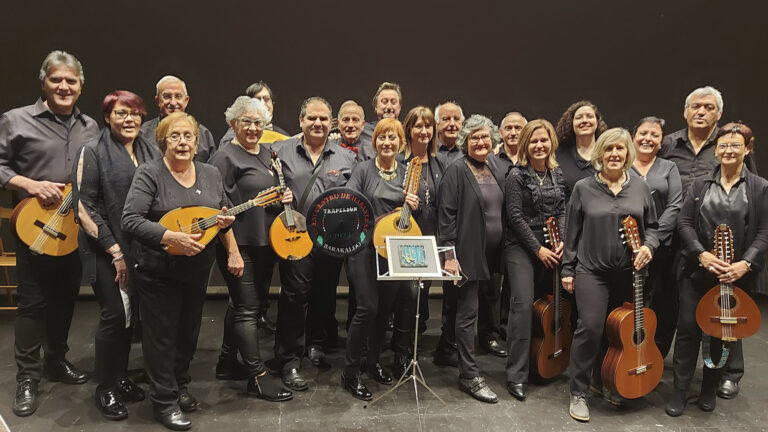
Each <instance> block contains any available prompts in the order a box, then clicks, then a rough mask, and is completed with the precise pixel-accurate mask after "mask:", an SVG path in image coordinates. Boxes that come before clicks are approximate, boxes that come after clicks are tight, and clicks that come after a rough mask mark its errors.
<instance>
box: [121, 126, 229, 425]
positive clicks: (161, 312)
mask: <svg viewBox="0 0 768 432" xmlns="http://www.w3.org/2000/svg"><path fill="white" fill-rule="evenodd" d="M197 136H198V126H197V121H195V119H194V117H192V116H191V115H189V114H186V113H183V112H177V113H173V114H170V115H168V116H166V117H165V118H164V119H163V120H162V121H160V124H159V125H158V126H157V130H156V138H157V143H158V145H159V146H160V150H161V151H162V153H163V158H162V159H160V160H156V161H152V162H150V163H146V164H144V165H142V166H141V167H139V169H138V170H137V171H136V175H135V176H134V178H133V183H132V184H131V187H130V190H129V191H128V196H127V198H126V200H125V207H124V209H123V217H122V227H123V229H124V230H125V231H126V232H128V233H129V234H131V235H132V236H133V245H132V250H131V253H132V256H133V259H134V260H135V264H134V268H135V278H134V279H135V286H136V290H137V291H138V294H139V300H140V303H139V307H140V311H141V321H142V334H143V338H142V349H143V353H144V365H145V368H146V370H147V375H148V376H149V381H150V397H151V399H152V403H153V408H154V415H155V418H156V419H157V421H159V422H160V423H162V424H163V425H164V426H165V427H167V428H169V429H173V430H186V429H189V428H190V427H191V422H190V420H189V418H188V417H187V415H186V413H187V412H190V411H194V410H195V409H197V407H198V405H199V403H198V402H197V400H196V399H195V398H194V397H193V396H192V395H191V394H190V393H189V390H188V385H189V383H190V381H191V377H190V375H189V362H190V361H191V360H192V356H193V355H194V353H195V349H196V348H197V336H198V334H199V333H200V320H201V318H202V313H203V300H204V298H205V289H206V286H207V283H208V274H209V272H210V270H211V266H212V265H213V260H214V256H215V251H214V250H215V248H214V247H213V246H209V247H206V246H205V245H203V244H201V243H199V242H198V240H200V238H201V234H186V233H183V232H176V231H171V230H168V229H166V228H164V227H163V226H162V225H160V224H159V223H158V221H159V220H160V218H161V217H162V216H163V215H165V214H166V213H168V212H169V211H171V210H174V209H177V208H179V207H186V206H205V207H214V208H222V210H223V209H224V208H225V207H227V206H229V205H230V202H229V199H228V198H227V195H226V193H225V191H224V185H223V183H222V179H221V174H220V173H219V170H218V169H216V168H215V167H213V166H211V165H208V164H204V163H200V162H196V161H194V156H195V150H196V148H197ZM234 220H235V218H234V216H222V215H220V216H217V218H216V222H217V224H218V226H219V228H221V229H222V232H221V233H220V234H219V239H221V241H222V242H223V243H224V247H225V248H226V250H227V255H228V256H229V260H228V267H229V271H230V272H231V273H232V274H234V275H237V276H240V275H241V274H242V272H243V260H242V259H241V257H240V253H239V251H238V249H237V242H236V241H235V236H234V234H233V233H232V231H231V230H227V228H228V227H229V225H230V224H231V223H232V222H234ZM166 245H169V246H173V247H175V248H176V249H178V250H180V251H182V252H183V253H184V255H170V254H168V253H167V252H166V251H165V250H164V249H163V246H166Z"/></svg>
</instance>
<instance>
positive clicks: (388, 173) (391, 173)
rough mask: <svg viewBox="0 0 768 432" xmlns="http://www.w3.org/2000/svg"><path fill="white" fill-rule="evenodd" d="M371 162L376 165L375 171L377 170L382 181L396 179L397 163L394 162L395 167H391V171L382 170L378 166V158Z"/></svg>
mask: <svg viewBox="0 0 768 432" xmlns="http://www.w3.org/2000/svg"><path fill="white" fill-rule="evenodd" d="M373 162H374V163H375V164H376V169H378V170H379V176H380V177H381V178H383V179H384V180H386V181H390V180H392V179H393V178H395V177H397V161H395V165H394V166H393V167H392V171H385V170H383V169H382V168H381V165H379V158H376V159H374V161H373Z"/></svg>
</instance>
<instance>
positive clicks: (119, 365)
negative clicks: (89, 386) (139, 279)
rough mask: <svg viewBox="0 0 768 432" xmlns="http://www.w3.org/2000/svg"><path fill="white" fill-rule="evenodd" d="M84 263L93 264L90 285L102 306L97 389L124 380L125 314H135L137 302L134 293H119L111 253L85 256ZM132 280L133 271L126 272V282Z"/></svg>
mask: <svg viewBox="0 0 768 432" xmlns="http://www.w3.org/2000/svg"><path fill="white" fill-rule="evenodd" d="M83 261H84V262H90V263H92V265H93V269H92V270H93V272H92V273H91V272H90V271H89V273H91V274H92V275H93V276H92V280H90V282H91V287H92V288H93V293H94V294H95V295H96V299H97V300H98V301H99V306H100V307H101V313H100V315H99V325H98V327H97V328H96V340H95V344H94V351H95V360H94V364H95V365H94V376H95V379H96V382H98V383H99V386H100V387H110V386H112V385H114V383H115V381H116V380H117V379H118V378H123V377H125V375H126V371H127V369H128V357H129V355H130V352H131V337H132V335H133V328H132V327H131V323H130V322H127V318H126V316H125V311H126V307H128V308H130V310H131V313H132V314H137V313H138V311H137V310H136V309H135V307H136V306H137V305H138V302H137V301H136V296H135V294H127V293H125V292H123V294H121V290H120V286H119V285H118V283H117V282H115V276H116V274H117V272H116V271H115V265H114V264H112V256H111V255H110V254H108V253H106V252H96V253H88V256H87V257H85V256H84V259H83ZM88 270H91V269H88ZM134 277H135V276H134V275H133V272H129V281H130V282H129V283H133V281H131V279H133V278H134ZM89 279H90V278H89ZM124 295H125V298H124Z"/></svg>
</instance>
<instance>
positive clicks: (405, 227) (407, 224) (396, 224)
mask: <svg viewBox="0 0 768 432" xmlns="http://www.w3.org/2000/svg"><path fill="white" fill-rule="evenodd" d="M393 222H394V223H393V225H394V226H395V229H396V230H397V231H399V232H406V231H408V229H409V228H410V227H411V221H407V222H406V223H405V226H404V227H402V228H400V219H395V220H394V221H393Z"/></svg>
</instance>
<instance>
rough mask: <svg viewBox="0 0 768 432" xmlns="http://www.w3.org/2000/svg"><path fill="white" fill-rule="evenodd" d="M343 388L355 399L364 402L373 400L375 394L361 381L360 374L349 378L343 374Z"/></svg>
mask: <svg viewBox="0 0 768 432" xmlns="http://www.w3.org/2000/svg"><path fill="white" fill-rule="evenodd" d="M341 386H342V387H343V388H344V390H346V391H348V392H349V394H351V395H352V397H354V398H355V399H360V400H363V401H369V400H371V399H373V394H372V393H371V392H370V391H369V390H368V387H366V386H365V384H363V382H362V381H361V380H360V374H354V375H352V376H350V377H349V378H347V377H345V376H344V372H342V373H341Z"/></svg>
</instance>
